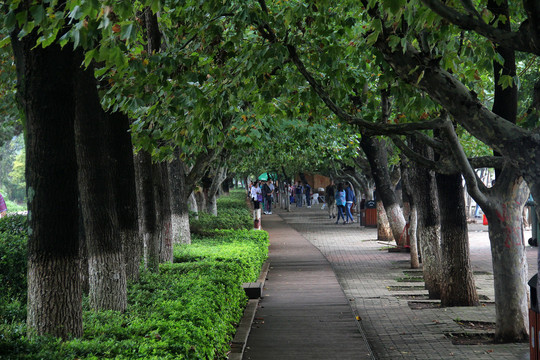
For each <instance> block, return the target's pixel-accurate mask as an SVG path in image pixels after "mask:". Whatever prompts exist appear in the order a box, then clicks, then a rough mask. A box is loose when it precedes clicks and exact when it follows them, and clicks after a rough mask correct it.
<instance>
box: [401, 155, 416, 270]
mask: <svg viewBox="0 0 540 360" xmlns="http://www.w3.org/2000/svg"><path fill="white" fill-rule="evenodd" d="M401 166H402V169H401V180H402V189H403V190H402V196H403V205H404V206H403V207H404V209H405V208H408V209H407V210H408V211H407V212H405V210H404V213H406V215H405V216H406V218H407V219H408V220H407V223H408V224H409V228H408V230H407V231H408V232H407V234H406V235H407V236H408V237H409V250H410V255H411V269H418V268H419V267H420V259H419V258H418V247H417V241H416V223H417V220H416V211H417V210H416V205H415V203H414V198H413V196H412V191H411V184H410V178H409V162H408V160H407V159H406V158H403V159H402V160H401Z"/></svg>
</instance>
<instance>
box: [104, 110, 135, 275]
mask: <svg viewBox="0 0 540 360" xmlns="http://www.w3.org/2000/svg"><path fill="white" fill-rule="evenodd" d="M108 115H109V119H108V122H107V125H108V127H109V129H110V135H111V136H110V139H109V148H110V149H111V157H112V161H113V164H114V165H113V173H112V179H113V183H114V192H115V203H116V213H117V217H118V224H119V226H120V236H121V241H122V248H123V253H124V257H125V260H126V277H127V279H128V280H130V281H137V280H138V279H139V268H140V265H141V257H142V252H143V239H142V236H141V234H140V233H139V228H138V226H139V225H138V211H137V189H136V185H135V164H134V162H133V145H132V142H131V134H130V132H129V125H130V120H129V118H128V117H127V116H126V115H124V114H122V113H120V112H115V113H112V114H108Z"/></svg>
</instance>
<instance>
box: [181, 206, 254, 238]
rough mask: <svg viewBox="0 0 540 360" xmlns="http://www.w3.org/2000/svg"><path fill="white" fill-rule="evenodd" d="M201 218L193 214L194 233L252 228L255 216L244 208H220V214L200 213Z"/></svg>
mask: <svg viewBox="0 0 540 360" xmlns="http://www.w3.org/2000/svg"><path fill="white" fill-rule="evenodd" d="M198 217H199V218H198V219H195V216H194V215H193V214H192V216H191V218H190V220H189V226H190V231H191V233H192V234H199V235H211V234H213V230H215V229H231V230H237V229H246V230H247V229H252V228H253V218H252V215H251V213H250V211H249V210H248V209H246V208H244V209H235V208H229V209H219V208H218V215H217V216H213V215H210V214H208V213H199V216H198Z"/></svg>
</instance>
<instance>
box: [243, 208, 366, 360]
mask: <svg viewBox="0 0 540 360" xmlns="http://www.w3.org/2000/svg"><path fill="white" fill-rule="evenodd" d="M263 228H264V230H266V231H268V233H269V234H270V255H269V257H270V271H269V272H268V277H267V280H266V282H265V287H264V293H263V299H262V300H261V302H260V307H259V308H258V309H257V313H256V314H255V321H254V323H253V326H252V329H251V332H250V335H249V339H248V342H247V346H246V350H245V352H244V357H243V359H253V360H261V359H269V360H284V359H321V360H323V359H325V360H326V359H336V360H338V359H339V360H347V359H359V360H362V359H373V357H372V354H371V351H370V349H369V347H368V345H367V342H366V340H365V338H364V336H363V333H362V332H361V331H360V330H359V328H358V322H357V321H356V320H355V317H354V316H353V312H352V309H351V306H350V304H349V301H348V300H347V298H346V297H345V294H344V293H343V291H342V289H341V288H340V285H339V283H338V280H337V278H336V276H335V274H334V272H333V270H332V267H331V265H330V263H329V262H328V261H327V260H326V259H325V258H324V256H323V255H322V254H321V252H320V251H319V250H318V249H317V248H315V247H314V246H313V245H312V244H311V243H310V242H309V241H307V240H306V239H305V238H304V237H303V236H302V235H300V233H298V232H297V231H296V230H294V229H293V228H292V227H291V226H289V225H288V224H286V223H285V222H284V221H283V220H282V219H281V218H279V217H278V216H277V215H266V216H264V217H263Z"/></svg>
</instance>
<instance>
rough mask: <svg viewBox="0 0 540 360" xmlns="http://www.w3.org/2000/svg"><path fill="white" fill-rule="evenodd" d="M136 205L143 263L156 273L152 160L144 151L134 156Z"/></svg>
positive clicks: (156, 232) (157, 260)
mask: <svg viewBox="0 0 540 360" xmlns="http://www.w3.org/2000/svg"><path fill="white" fill-rule="evenodd" d="M135 170H136V180H137V203H138V208H139V214H140V219H141V221H140V224H141V228H140V232H141V234H142V237H143V244H144V263H145V265H146V267H147V268H148V270H150V271H151V272H157V271H158V266H159V232H158V231H157V220H156V202H155V200H154V197H155V194H154V184H153V175H152V172H153V171H152V158H151V156H150V154H149V153H148V152H147V151H145V150H140V151H139V152H138V153H137V154H136V155H135Z"/></svg>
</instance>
